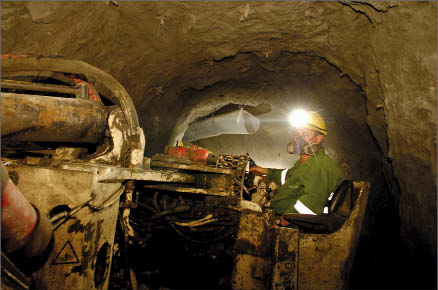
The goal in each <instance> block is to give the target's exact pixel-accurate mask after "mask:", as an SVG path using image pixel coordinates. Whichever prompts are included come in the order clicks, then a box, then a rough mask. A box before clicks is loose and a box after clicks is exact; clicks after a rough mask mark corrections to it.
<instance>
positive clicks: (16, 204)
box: [1, 165, 37, 254]
mask: <svg viewBox="0 0 438 290" xmlns="http://www.w3.org/2000/svg"><path fill="white" fill-rule="evenodd" d="M1 196H2V213H1V216H2V222H1V226H2V230H1V233H2V238H1V241H2V248H3V249H4V251H5V253H6V254H8V253H12V252H14V251H16V250H18V249H19V248H21V247H23V246H24V245H25V244H26V243H27V241H28V240H29V238H30V235H31V233H32V232H33V230H34V228H35V225H36V223H37V214H36V212H35V210H34V208H33V206H32V205H31V204H30V202H29V201H27V199H26V198H25V197H24V196H23V194H22V193H21V192H20V190H19V189H18V187H17V186H16V185H15V184H14V183H13V182H12V181H11V179H10V178H8V173H7V170H5V169H4V167H3V165H2V194H1Z"/></svg>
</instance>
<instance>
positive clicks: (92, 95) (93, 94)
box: [73, 78, 102, 103]
mask: <svg viewBox="0 0 438 290" xmlns="http://www.w3.org/2000/svg"><path fill="white" fill-rule="evenodd" d="M73 81H74V82H75V84H86V85H87V86H88V99H89V100H90V101H96V102H99V103H102V100H101V99H100V96H99V94H98V93H97V91H96V88H95V87H94V86H93V85H92V84H91V83H89V82H87V81H84V80H81V79H78V78H73Z"/></svg>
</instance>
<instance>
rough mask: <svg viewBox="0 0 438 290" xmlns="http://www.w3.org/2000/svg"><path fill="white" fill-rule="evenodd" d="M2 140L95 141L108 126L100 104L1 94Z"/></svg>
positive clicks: (68, 99) (76, 100) (77, 100)
mask: <svg viewBox="0 0 438 290" xmlns="http://www.w3.org/2000/svg"><path fill="white" fill-rule="evenodd" d="M1 100H2V102H1V103H2V122H1V131H2V133H1V135H2V141H34V142H72V143H97V142H99V141H100V140H102V138H103V135H104V132H105V128H106V126H107V122H106V118H105V109H104V106H103V104H100V103H98V102H93V101H89V100H83V99H73V98H72V99H70V98H57V97H47V96H38V95H23V94H12V93H2V94H1Z"/></svg>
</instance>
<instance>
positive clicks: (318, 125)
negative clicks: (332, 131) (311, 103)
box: [290, 110, 327, 136]
mask: <svg viewBox="0 0 438 290" xmlns="http://www.w3.org/2000/svg"><path fill="white" fill-rule="evenodd" d="M290 121H291V123H292V124H293V125H294V126H296V127H298V128H307V129H310V130H314V131H317V132H319V133H321V134H323V135H324V136H325V135H327V127H326V125H325V121H324V119H323V118H322V116H321V115H320V114H319V113H317V112H315V111H304V110H296V111H294V112H292V114H291V116H290Z"/></svg>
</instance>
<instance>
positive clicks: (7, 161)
mask: <svg viewBox="0 0 438 290" xmlns="http://www.w3.org/2000/svg"><path fill="white" fill-rule="evenodd" d="M1 68H2V93H1V98H2V102H1V103H2V123H1V126H2V127H1V129H2V130H1V131H2V144H1V145H2V147H1V150H2V163H3V164H4V165H5V166H6V167H7V170H8V171H9V177H10V179H11V180H12V181H13V183H14V184H15V185H16V186H17V187H18V189H19V190H20V191H21V192H22V193H23V195H24V196H25V198H27V200H28V201H30V203H32V204H33V205H34V206H35V207H36V208H38V210H39V212H40V213H41V214H42V215H44V216H47V217H49V218H50V221H51V223H52V226H53V241H52V242H51V244H50V251H49V254H48V256H47V257H46V258H45V261H44V264H43V265H42V266H41V267H40V268H39V269H38V270H32V271H28V273H26V274H28V275H29V277H28V280H26V281H21V282H17V281H19V279H18V278H17V277H18V276H19V275H18V274H17V275H15V276H14V275H13V274H11V273H12V270H10V269H9V270H8V269H6V268H3V267H2V277H10V279H9V280H7V279H2V281H5V283H6V282H7V281H12V282H10V283H12V286H11V287H12V288H17V287H18V288H20V287H21V288H29V287H30V288H38V289H95V288H99V289H101V288H103V289H104V288H107V287H108V281H109V272H110V266H111V260H112V251H113V245H114V235H115V230H116V223H117V217H118V215H119V199H120V197H121V196H123V198H124V199H127V198H128V196H129V194H128V193H129V192H130V191H132V189H133V186H134V185H133V181H134V180H144V181H145V182H146V183H147V182H162V183H166V182H178V183H187V182H193V180H194V178H193V177H192V176H189V175H186V174H179V173H171V172H164V171H154V170H150V169H149V168H147V167H145V166H144V163H143V161H144V146H145V138H144V134H143V131H142V129H141V128H140V127H139V125H138V118H137V113H136V111H135V108H134V105H133V103H132V100H131V98H130V97H129V95H128V93H127V92H126V90H125V89H124V88H123V87H122V86H121V85H120V84H119V83H118V82H117V81H116V80H115V79H114V78H112V77H111V76H110V75H108V74H106V73H104V72H102V71H100V70H99V69H97V68H95V67H93V66H90V65H88V64H86V63H83V62H80V61H71V60H64V59H54V58H44V57H38V58H36V57H30V56H15V55H14V56H11V55H3V56H2V67H1ZM92 83H93V84H92ZM2 205H3V191H2ZM2 222H3V215H2ZM123 222H125V223H129V221H128V220H124V221H123ZM2 238H3V235H2ZM2 250H3V248H2ZM2 254H3V253H2ZM14 254H15V253H11V254H10V256H11V260H12V264H13V263H15V264H17V265H18V266H19V268H20V266H21V269H23V267H24V268H26V265H19V264H20V262H21V261H22V259H18V258H15V260H14V257H13V256H14ZM23 263H24V262H23ZM4 265H5V264H4V263H2V266H4ZM23 271H24V272H27V269H26V270H23ZM14 277H15V278H14ZM27 282H28V283H27ZM3 287H7V285H3Z"/></svg>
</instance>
